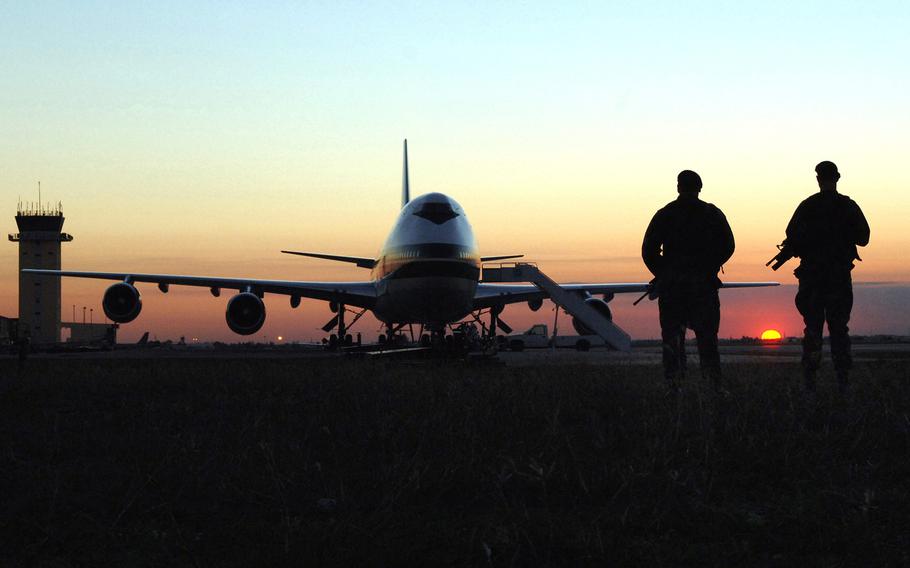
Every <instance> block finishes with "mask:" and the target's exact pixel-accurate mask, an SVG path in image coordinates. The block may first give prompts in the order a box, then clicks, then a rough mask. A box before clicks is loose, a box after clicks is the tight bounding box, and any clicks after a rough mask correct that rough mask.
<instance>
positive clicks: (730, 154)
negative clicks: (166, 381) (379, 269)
mask: <svg viewBox="0 0 910 568" xmlns="http://www.w3.org/2000/svg"><path fill="white" fill-rule="evenodd" d="M491 4H495V5H491ZM908 29H910V4H908V3H907V2H904V1H896V2H874V1H873V2H833V1H826V2H798V3H794V2H761V3H757V2H756V3H753V4H752V6H751V7H743V6H742V5H741V4H740V3H731V2H700V3H691V2H688V3H681V2H609V3H607V2H604V3H587V2H584V3H558V4H557V3H533V2H531V3H529V2H521V3H517V2H515V3H512V2H503V3H487V2H483V3H481V2H478V3H462V2H453V3H430V2H421V3H412V2H396V3H382V2H370V3H348V2H312V3H309V2H261V3H242V2H211V3H202V2H155V3H131V2H117V3H102V2H88V1H86V2H79V3H73V2H41V1H36V2H3V3H0V63H2V72H0V133H2V136H0V188H2V193H0V197H2V199H0V213H2V212H5V213H3V214H2V215H0V219H3V220H4V222H5V223H6V228H7V232H10V233H12V232H15V231H16V227H15V222H14V219H13V216H14V215H15V211H16V202H17V200H18V199H19V198H21V199H22V200H28V201H34V200H36V199H37V182H38V180H41V183H42V189H43V195H44V198H45V200H46V201H54V202H56V201H62V202H63V208H64V213H65V215H66V218H67V220H66V225H65V228H64V230H65V231H66V232H68V233H71V234H72V235H73V236H74V237H75V240H74V241H73V242H71V243H67V244H64V256H63V258H64V268H66V269H73V270H112V271H114V270H115V271H135V272H167V273H178V274H200V275H219V276H250V277H265V278H282V279H300V280H323V279H328V280H360V279H364V278H366V277H367V274H368V273H367V271H364V270H362V269H357V268H353V267H351V266H348V265H341V264H333V263H327V262H325V261H318V260H308V259H302V258H298V257H290V256H286V255H281V254H279V252H278V251H279V250H281V249H283V248H291V249H297V250H312V251H323V252H334V253H339V254H350V255H358V256H372V255H375V254H376V253H377V251H378V248H379V247H380V245H381V244H382V241H383V240H384V239H385V236H386V234H387V232H388V231H389V229H390V228H391V225H392V223H393V221H394V219H395V217H396V215H397V212H398V208H399V199H400V198H399V192H400V176H401V140H402V139H403V138H408V140H409V146H410V148H409V149H410V154H411V184H412V192H413V193H415V194H419V193H424V192H429V191H440V192H443V193H446V194H448V195H451V196H452V197H453V198H454V199H456V200H457V201H458V202H459V203H460V204H461V205H462V206H463V207H464V208H465V210H466V211H467V214H468V217H469V219H470V220H471V223H472V225H473V227H474V230H475V232H476V235H477V238H478V240H479V242H480V247H481V252H482V253H483V254H485V255H493V254H509V253H524V254H526V255H527V257H528V259H529V260H534V261H537V262H539V264H540V266H541V268H542V269H543V270H544V271H545V272H547V273H548V274H550V275H551V276H553V277H555V278H557V279H559V280H562V281H576V282H577V281H589V282H609V281H646V280H648V279H649V275H648V274H647V271H646V270H645V268H644V266H643V264H642V262H641V260H640V257H639V251H640V245H641V236H642V233H643V231H644V229H645V227H646V226H647V223H648V221H649V220H650V218H651V216H652V215H653V213H654V211H655V210H657V209H658V208H659V207H661V206H662V205H664V204H665V203H666V202H668V201H670V200H672V199H673V198H674V197H675V176H676V174H677V173H678V172H679V171H680V170H682V169H694V170H696V171H698V172H699V173H700V174H701V175H702V178H703V179H704V183H705V187H704V190H703V192H702V198H703V199H705V200H707V201H710V202H713V203H715V204H716V205H718V206H719V207H720V208H721V209H723V211H724V212H725V213H726V215H727V218H728V220H729V221H730V224H731V226H732V227H733V230H734V232H735V235H736V240H737V250H736V254H735V255H734V257H733V259H732V260H731V262H730V263H729V264H728V265H727V266H726V267H725V272H726V273H725V274H724V275H723V278H724V279H727V280H769V279H778V280H780V281H781V282H782V283H784V284H787V285H792V284H794V283H795V279H794V278H793V276H792V269H793V268H794V267H795V262H794V263H791V264H788V265H787V266H786V267H785V268H784V269H782V270H781V271H780V272H779V273H772V272H771V271H770V270H769V269H766V268H765V267H764V263H765V261H766V260H767V259H768V258H770V257H771V256H773V254H774V252H775V249H774V245H775V244H776V243H778V242H780V240H781V239H782V238H783V230H784V227H785V226H786V223H787V221H788V220H789V217H790V215H791V214H792V212H793V209H794V208H795V207H796V205H797V204H798V203H799V202H800V201H801V200H802V199H804V198H805V197H806V196H808V195H809V194H811V193H813V192H815V191H817V186H816V184H815V178H814V172H813V167H814V165H815V164H816V163H817V162H819V161H821V160H832V161H834V162H836V163H837V164H838V166H839V167H840V170H841V172H842V175H843V177H842V180H841V184H840V189H841V191H842V192H843V193H846V194H848V195H850V196H851V197H853V198H854V199H856V201H857V202H858V203H859V204H860V205H861V206H862V208H863V210H864V211H865V213H866V217H867V218H868V220H869V223H870V225H871V227H872V238H871V243H870V245H869V247H867V248H866V249H864V250H861V252H860V254H861V255H862V256H863V259H864V262H862V263H859V265H858V267H857V269H856V270H855V271H854V280H855V281H856V282H858V283H861V284H859V285H857V304H856V306H857V307H856V310H855V312H854V321H853V324H852V326H851V327H852V328H853V329H854V330H855V331H856V332H858V333H878V332H884V333H901V334H908V333H910V309H908V307H907V306H908V302H910V284H908V282H910V261H908V256H910V230H908V219H910V167H908V149H910V145H908V133H910V104H908V101H910V73H908V63H907V62H908V61H910V34H908V33H907V30H908ZM16 271H17V251H16V246H15V245H14V244H13V243H9V242H7V243H6V244H5V245H4V246H2V247H0V314H2V315H6V316H15V315H16V314H17V312H18V306H17V287H18V284H17V273H16ZM106 286H107V284H105V283H104V282H100V281H77V280H72V279H68V280H65V281H64V285H63V306H64V310H63V315H64V319H65V320H69V319H70V318H71V310H72V305H74V304H75V305H76V306H78V310H79V312H80V314H79V316H78V317H77V319H79V320H81V307H82V306H88V307H90V308H92V307H93V308H94V309H95V311H96V312H98V313H99V314H100V300H101V295H102V293H103V290H104V288H105V287H106ZM140 290H141V291H142V292H143V299H144V302H145V304H144V309H143V313H142V315H141V316H140V317H139V319H138V320H136V321H135V322H133V323H131V324H128V325H126V326H123V328H122V330H121V337H122V338H124V339H126V340H130V339H133V338H137V337H138V336H139V335H141V334H142V332H143V331H146V330H148V331H150V332H151V333H152V334H153V335H155V336H157V337H159V338H161V339H165V338H176V337H178V336H180V335H186V336H187V337H193V336H198V337H200V338H202V339H204V340H211V339H222V340H237V339H239V337H238V336H235V335H234V334H232V333H231V332H230V331H229V330H228V329H227V326H226V325H225V323H224V306H225V303H226V301H227V297H226V296H222V297H221V298H212V297H211V296H210V295H209V294H208V291H207V290H193V289H187V288H176V287H175V288H172V290H171V293H170V294H168V295H167V296H164V295H162V294H161V293H160V292H158V291H157V290H156V289H155V287H154V286H153V285H146V286H144V287H143V286H141V285H140ZM793 293H794V290H793V288H792V287H791V286H784V287H782V288H779V289H776V290H761V291H745V292H732V291H730V292H725V293H724V294H723V296H722V299H723V302H724V304H723V305H724V321H723V324H722V327H721V335H722V336H736V337H738V336H741V335H756V336H757V335H759V334H760V333H761V332H762V331H763V330H764V329H766V328H769V327H775V328H777V329H782V330H783V331H784V332H785V333H787V334H798V333H799V332H800V330H801V323H800V320H799V318H798V315H797V314H796V311H795V309H794V308H793V303H792V298H793ZM633 299H634V296H632V295H626V296H619V297H617V299H616V300H615V301H614V303H613V304H612V305H613V307H614V310H615V312H616V319H617V322H618V323H619V324H620V325H622V326H623V327H625V328H626V329H627V330H629V331H630V332H631V333H632V334H633V335H634V336H636V337H654V336H657V335H658V333H659V328H658V325H657V315H656V314H657V310H656V305H655V304H654V303H648V304H647V305H645V306H639V307H637V308H634V309H633V308H631V305H630V304H631V302H632V301H633ZM266 300H267V306H268V309H269V317H268V320H267V322H266V325H265V327H264V328H263V329H262V331H261V332H260V334H258V335H257V336H256V338H262V337H264V336H268V337H269V338H274V337H276V336H278V335H283V336H284V337H285V338H288V339H292V340H296V339H299V340H307V339H311V338H312V339H316V338H320V337H321V336H322V333H321V332H320V331H319V330H318V327H319V326H321V325H322V324H323V323H324V322H325V321H327V320H328V319H329V317H330V316H331V314H330V312H329V310H328V308H327V306H326V305H325V304H324V303H320V302H315V301H304V303H303V305H302V306H301V308H300V309H298V310H291V309H290V307H289V306H288V305H287V304H288V302H287V298H284V297H267V298H266ZM504 316H505V317H506V319H507V321H509V322H510V323H512V324H513V325H515V326H516V327H520V326H523V325H525V324H530V323H532V322H537V321H546V322H547V323H551V322H552V317H553V314H552V312H551V311H549V310H547V309H545V310H541V311H540V312H537V313H535V314H532V313H531V312H529V311H528V310H527V308H525V307H523V306H517V307H512V308H509V309H507V311H506V313H505V314H504ZM519 324H520V325H519ZM376 328H377V326H376V324H375V322H374V321H368V322H367V323H366V325H364V326H363V327H361V328H360V330H361V331H363V332H364V333H365V334H366V335H368V336H372V335H374V334H375V332H376Z"/></svg>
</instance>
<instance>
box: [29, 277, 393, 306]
mask: <svg viewBox="0 0 910 568" xmlns="http://www.w3.org/2000/svg"><path fill="white" fill-rule="evenodd" d="M22 272H24V273H27V274H39V275H43V276H71V277H74V278H97V279H100V280H120V281H129V282H133V283H136V282H150V283H152V284H158V287H159V288H161V290H162V291H166V290H167V287H168V286H169V285H171V284H173V285H175V286H198V287H202V288H210V289H211V290H212V293H213V294H216V293H220V290H221V289H222V288H227V289H229V290H238V291H242V290H246V289H250V290H252V291H255V292H261V293H268V294H283V295H286V296H297V297H300V298H314V299H317V300H326V301H336V302H340V303H344V304H347V305H350V306H356V307H360V308H371V307H373V303H374V302H375V299H376V287H375V285H374V284H373V282H297V281H294V280H258V279H255V278H218V277H211V276H180V275H174V274H139V273H130V272H75V271H71V270H37V269H24V270H22Z"/></svg>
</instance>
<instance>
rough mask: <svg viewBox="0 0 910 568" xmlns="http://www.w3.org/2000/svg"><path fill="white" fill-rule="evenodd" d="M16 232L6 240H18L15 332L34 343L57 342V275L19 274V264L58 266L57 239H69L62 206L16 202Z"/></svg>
mask: <svg viewBox="0 0 910 568" xmlns="http://www.w3.org/2000/svg"><path fill="white" fill-rule="evenodd" d="M16 225H18V227H19V232H18V233H15V234H11V235H10V236H9V240H10V241H12V242H14V243H19V270H20V272H19V336H20V337H22V336H23V335H25V334H28V335H29V338H30V341H31V343H32V344H34V345H46V344H49V343H59V342H60V278H47V277H43V278H42V277H38V276H34V275H31V274H22V272H21V270H22V269H23V268H45V269H50V270H60V243H68V242H70V241H71V240H73V237H72V236H71V235H68V234H66V233H64V232H62V229H63V209H62V207H61V205H60V204H59V203H58V204H57V205H56V207H53V206H44V205H42V204H40V203H32V204H29V203H21V202H20V203H19V206H18V207H17V209H16Z"/></svg>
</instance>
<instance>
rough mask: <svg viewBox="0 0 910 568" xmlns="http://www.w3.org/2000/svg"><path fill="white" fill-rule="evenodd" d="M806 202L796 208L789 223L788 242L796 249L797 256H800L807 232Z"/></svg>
mask: <svg viewBox="0 0 910 568" xmlns="http://www.w3.org/2000/svg"><path fill="white" fill-rule="evenodd" d="M804 207H805V206H804V204H803V203H800V204H799V207H797V208H796V211H794V212H793V217H791V218H790V222H789V223H787V232H786V234H787V244H788V245H790V248H791V249H792V250H793V251H794V253H795V254H796V256H799V252H797V251H799V249H800V246H801V245H802V242H803V239H804V234H805V222H804V220H803V216H804V215H805V211H804Z"/></svg>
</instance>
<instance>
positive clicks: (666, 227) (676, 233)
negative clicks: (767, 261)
mask: <svg viewBox="0 0 910 568" xmlns="http://www.w3.org/2000/svg"><path fill="white" fill-rule="evenodd" d="M676 188H677V191H678V192H679V196H678V197H677V198H676V200H675V201H672V202H670V203H669V204H667V205H666V206H665V207H664V208H662V209H660V210H659V211H658V212H657V213H655V215H654V218H653V219H651V223H650V224H649V225H648V229H647V231H645V237H644V240H643V242H642V245H641V257H642V260H644V262H645V265H646V266H647V267H648V270H650V271H651V274H653V275H654V286H655V290H654V291H655V292H656V293H657V294H658V298H659V300H658V307H659V310H660V331H661V338H662V340H663V365H664V375H665V376H666V379H667V381H668V383H669V386H670V389H671V390H672V391H676V390H678V388H679V381H680V380H681V379H682V377H683V375H684V373H685V366H684V365H685V332H686V328H687V327H688V328H691V329H692V330H693V331H695V338H696V341H697V344H698V357H699V361H700V364H701V370H702V375H703V376H705V377H707V378H710V379H711V381H712V382H713V385H714V387H715V388H716V389H718V390H720V389H721V388H722V387H721V372H720V354H719V353H718V350H717V332H718V329H719V327H720V299H719V298H718V295H717V290H718V288H719V287H720V279H719V278H718V277H717V272H718V271H719V270H720V268H721V266H723V264H724V263H725V262H727V260H729V259H730V257H731V256H732V255H733V249H734V248H735V243H734V240H733V231H731V230H730V225H729V224H728V223H727V218H726V217H724V214H723V213H722V212H721V210H720V209H718V208H717V207H715V206H714V205H712V204H710V203H706V202H704V201H702V200H700V199H699V198H698V194H699V192H700V191H701V188H702V181H701V177H699V175H698V174H697V173H695V172H693V171H690V170H685V171H682V172H680V174H679V176H678V177H677V186H676Z"/></svg>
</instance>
